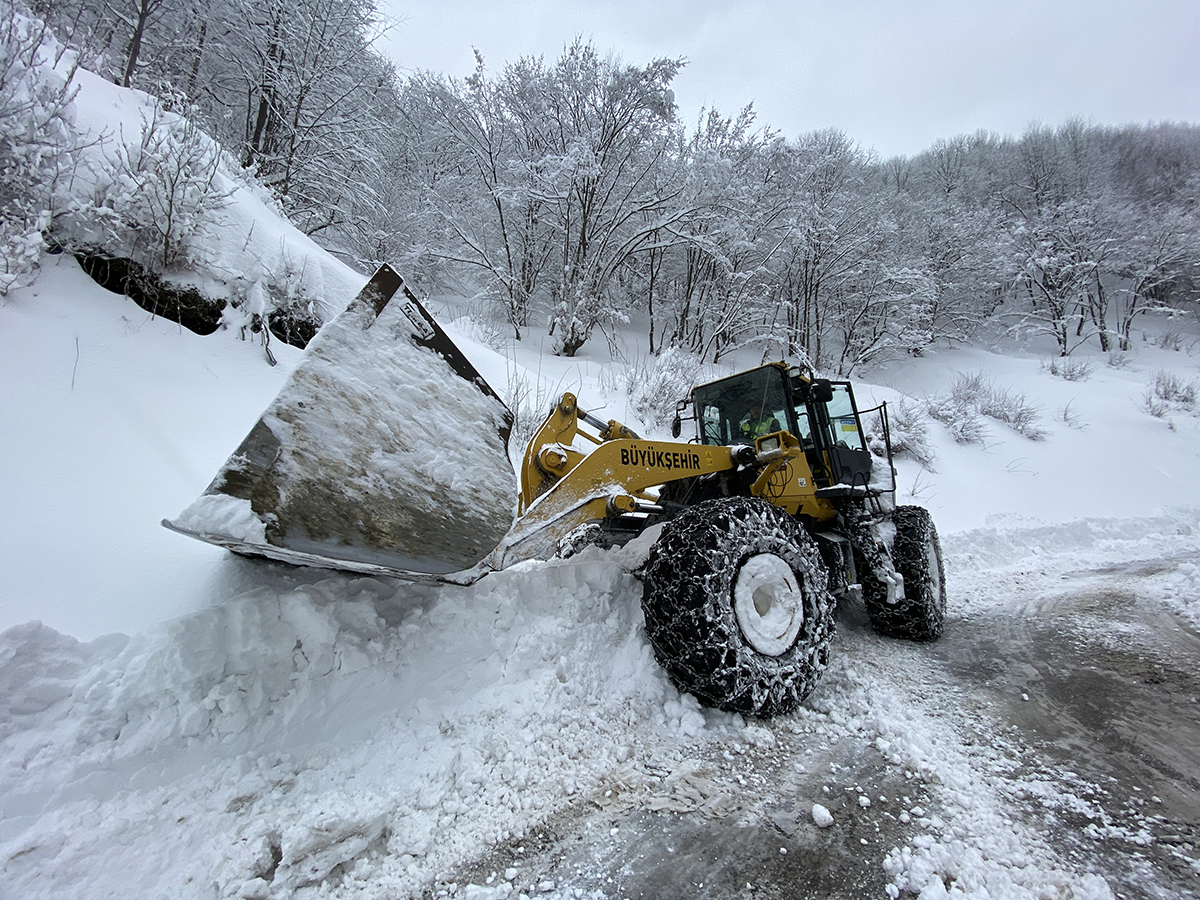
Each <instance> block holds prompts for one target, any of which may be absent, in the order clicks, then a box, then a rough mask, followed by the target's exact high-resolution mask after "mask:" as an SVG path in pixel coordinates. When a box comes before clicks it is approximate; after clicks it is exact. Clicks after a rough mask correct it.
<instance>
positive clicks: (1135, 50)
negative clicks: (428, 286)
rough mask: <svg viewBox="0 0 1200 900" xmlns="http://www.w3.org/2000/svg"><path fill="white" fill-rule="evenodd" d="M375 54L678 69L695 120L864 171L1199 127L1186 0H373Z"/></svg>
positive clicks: (454, 67)
mask: <svg viewBox="0 0 1200 900" xmlns="http://www.w3.org/2000/svg"><path fill="white" fill-rule="evenodd" d="M380 8H381V10H382V11H384V13H385V14H387V15H390V16H391V17H392V18H393V20H394V23H395V24H394V27H393V28H392V29H391V31H390V32H389V33H388V34H387V35H386V36H385V37H384V38H383V40H382V41H381V43H380V44H379V45H378V46H379V49H380V50H382V51H383V52H384V53H385V54H386V55H388V56H389V57H390V58H391V59H393V60H394V61H395V62H396V63H397V65H399V66H400V67H401V69H402V70H406V69H428V70H432V71H435V72H441V73H443V74H446V75H450V76H453V77H455V78H462V77H465V76H466V75H468V74H470V73H471V71H472V70H473V69H474V65H475V63H474V56H473V53H472V48H473V47H477V48H478V49H479V50H480V51H481V52H482V53H483V55H484V58H485V60H486V62H487V65H488V68H489V69H491V70H492V71H499V70H500V69H501V68H502V67H503V65H504V63H505V62H509V61H513V60H516V59H518V58H519V57H521V56H529V55H541V56H544V57H545V58H546V60H547V61H553V60H554V59H555V58H556V57H557V56H558V55H559V53H560V52H561V51H562V49H563V47H564V45H566V44H568V43H570V42H571V41H572V40H573V38H574V37H575V36H576V35H581V36H582V37H583V38H584V39H585V40H591V41H592V42H593V43H594V44H595V45H596V47H597V48H598V49H599V50H600V51H601V52H608V51H613V52H615V53H616V54H617V55H618V56H620V57H621V58H622V59H623V60H624V61H625V62H627V63H635V64H644V63H647V62H649V61H650V60H652V59H654V58H655V57H661V56H667V57H678V56H683V57H687V59H688V61H689V62H688V65H687V67H686V68H685V69H684V70H683V71H682V72H681V73H680V75H679V76H678V77H677V78H676V80H675V84H674V87H675V96H676V101H677V103H678V104H679V108H680V112H681V114H682V115H683V117H684V120H685V122H687V123H688V124H692V123H694V122H695V120H696V117H697V115H698V113H699V110H700V109H701V107H704V106H714V107H716V108H717V109H719V110H721V111H722V112H724V113H726V114H734V113H736V112H737V111H738V110H739V109H740V108H741V107H742V106H744V105H745V104H747V103H749V102H751V101H753V103H754V107H755V109H756V111H757V112H758V122H759V124H760V125H771V126H773V127H774V128H777V129H779V130H780V131H782V132H783V133H784V134H785V135H786V136H788V137H796V136H797V135H800V134H802V133H804V132H808V131H812V130H814V129H817V128H827V127H834V128H840V129H842V130H843V131H845V132H846V133H847V134H848V135H849V136H850V137H851V138H853V139H855V140H857V141H858V142H859V143H861V144H862V145H863V146H864V147H865V148H867V149H874V150H875V151H877V152H878V153H879V154H880V155H881V156H884V157H887V156H892V155H895V154H909V155H911V154H914V153H917V152H920V151H921V150H923V149H925V148H926V147H928V146H929V145H930V144H931V143H932V142H933V141H934V140H936V139H937V138H941V137H951V136H953V135H956V134H962V133H968V132H973V131H976V130H978V129H986V130H989V131H995V132H999V133H1001V134H1013V135H1019V134H1020V133H1021V132H1023V131H1024V130H1025V128H1026V126H1027V125H1029V124H1030V123H1031V122H1035V121H1037V122H1042V123H1045V124H1048V125H1058V124H1060V123H1062V122H1063V121H1065V120H1066V119H1068V118H1071V117H1073V116H1079V117H1082V118H1083V119H1085V120H1090V121H1094V122H1098V123H1106V124H1124V123H1128V122H1142V123H1144V122H1148V121H1161V120H1173V121H1188V122H1200V0H1086V2H1085V0H1008V2H1002V0H743V2H721V0H584V2H575V0H571V2H564V0H558V2H555V0H509V2H503V0H501V2H488V0H381V2H380Z"/></svg>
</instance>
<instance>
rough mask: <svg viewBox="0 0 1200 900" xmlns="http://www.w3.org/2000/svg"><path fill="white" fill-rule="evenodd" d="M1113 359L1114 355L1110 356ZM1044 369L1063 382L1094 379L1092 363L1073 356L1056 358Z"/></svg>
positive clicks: (1046, 363) (1043, 366)
mask: <svg viewBox="0 0 1200 900" xmlns="http://www.w3.org/2000/svg"><path fill="white" fill-rule="evenodd" d="M1109 357H1110V358H1111V357H1112V354H1111V353H1110V354H1109ZM1042 368H1043V369H1045V370H1046V371H1047V372H1049V373H1050V374H1051V375H1053V376H1054V377H1055V378H1061V379H1062V380H1063V381H1087V380H1088V379H1089V378H1091V377H1092V369H1093V366H1092V363H1091V360H1087V359H1076V358H1075V357H1073V356H1055V357H1052V358H1050V359H1049V360H1047V361H1045V362H1043V363H1042Z"/></svg>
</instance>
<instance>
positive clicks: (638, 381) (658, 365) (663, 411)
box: [601, 347, 706, 427]
mask: <svg viewBox="0 0 1200 900" xmlns="http://www.w3.org/2000/svg"><path fill="white" fill-rule="evenodd" d="M601 377H602V382H607V383H604V384H603V386H604V387H605V388H606V389H608V390H610V391H612V392H613V393H623V394H625V395H626V396H627V397H628V398H629V410H630V411H631V412H632V413H633V414H634V415H635V416H637V418H638V419H639V421H641V422H642V424H644V425H648V426H651V427H662V426H665V425H667V424H668V423H669V422H670V421H671V420H672V419H673V418H674V417H675V402H676V401H677V400H682V399H684V398H685V397H686V396H687V395H688V392H689V391H691V389H692V387H693V386H694V385H696V384H698V383H700V382H702V381H704V380H706V377H705V367H704V364H703V363H702V362H701V361H700V360H699V359H698V358H697V357H695V356H693V355H692V354H690V353H688V352H687V351H685V350H681V349H679V348H677V347H668V348H667V349H665V350H663V351H662V352H661V353H659V354H658V356H643V357H640V358H638V359H636V360H634V361H633V362H631V363H627V364H625V365H623V366H614V367H613V368H612V369H611V370H608V371H606V373H605V374H604V375H602V376H601Z"/></svg>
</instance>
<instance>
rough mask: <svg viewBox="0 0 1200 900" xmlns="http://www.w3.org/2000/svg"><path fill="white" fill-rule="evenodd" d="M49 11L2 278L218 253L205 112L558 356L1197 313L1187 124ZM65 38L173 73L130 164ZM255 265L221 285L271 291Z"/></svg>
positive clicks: (367, 234) (358, 20) (197, 13)
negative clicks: (437, 60)
mask: <svg viewBox="0 0 1200 900" xmlns="http://www.w3.org/2000/svg"><path fill="white" fill-rule="evenodd" d="M32 8H33V11H34V12H35V13H36V15H37V16H39V17H40V20H41V21H45V22H47V23H49V25H50V26H51V28H52V29H53V36H51V35H50V34H42V33H41V32H36V33H35V32H34V31H31V28H32V27H33V26H32V25H31V24H30V23H28V22H27V21H26V20H24V19H21V18H20V17H18V18H15V19H11V20H10V21H9V22H8V24H6V25H5V26H4V28H5V29H6V31H5V36H4V43H5V47H6V51H5V57H6V60H7V62H6V66H5V70H4V75H3V85H2V88H0V90H2V91H3V98H4V99H3V102H4V104H5V106H4V120H5V122H6V123H17V122H19V123H21V125H22V127H23V128H24V129H25V130H24V132H23V133H21V132H20V129H18V130H17V132H15V133H13V134H10V135H6V137H7V138H8V141H9V143H7V144H6V152H7V153H11V155H12V163H10V164H8V165H6V169H5V171H6V178H11V179H13V182H12V183H11V184H8V185H6V188H5V203H6V205H7V206H9V207H11V209H12V212H11V213H9V214H6V216H5V228H6V229H7V230H8V232H9V233H7V234H6V235H5V236H4V246H5V248H6V250H5V259H4V263H5V265H4V272H5V273H6V275H5V277H6V279H8V280H10V281H11V279H13V278H14V277H17V276H19V275H20V274H21V273H22V272H25V271H27V270H28V269H29V267H30V265H31V264H32V261H33V260H34V259H35V258H36V253H37V252H38V251H39V250H40V246H41V245H42V243H43V242H52V243H56V244H58V245H61V246H65V247H70V248H77V249H84V250H87V251H98V252H101V253H105V254H108V255H110V256H119V257H129V258H133V259H135V260H136V261H137V262H139V263H141V264H142V265H144V266H146V267H147V268H148V270H149V271H150V272H151V273H158V274H164V275H167V276H170V275H172V274H173V273H178V272H180V271H182V270H184V269H185V268H187V267H188V265H189V264H190V265H191V266H195V265H202V263H203V260H202V257H203V253H204V251H203V247H202V246H198V245H196V244H195V243H194V242H193V241H191V240H190V235H191V231H192V229H194V228H195V227H196V224H195V223H196V221H197V220H198V219H199V218H200V217H201V216H202V215H203V213H204V211H205V210H206V209H207V208H209V207H214V206H219V205H220V204H221V203H222V202H223V197H224V194H223V192H222V189H221V188H219V187H218V186H217V184H216V183H215V182H214V172H215V168H216V167H217V166H218V162H217V159H216V154H217V152H218V150H217V148H214V147H212V146H210V145H209V144H207V143H206V136H211V137H212V138H213V139H215V141H216V142H217V144H218V145H219V152H220V153H221V154H223V155H224V156H225V158H226V162H227V164H228V166H227V168H228V169H229V170H230V171H236V172H238V173H240V177H243V178H245V179H249V180H251V181H253V182H254V183H255V184H257V185H261V186H263V188H264V189H265V190H267V191H269V193H270V196H271V198H272V199H273V200H274V202H276V203H277V204H278V205H279V206H280V208H281V209H282V210H284V211H285V212H286V214H287V215H288V217H289V218H290V219H291V221H292V222H294V223H295V224H296V225H297V227H298V228H299V229H300V230H301V231H303V232H304V233H305V234H308V235H310V236H312V237H314V238H315V239H316V240H317V241H318V242H320V243H321V245H322V246H324V247H326V248H328V249H329V250H330V251H331V252H333V253H335V254H336V255H337V256H339V257H340V258H341V259H343V260H344V261H346V262H348V263H350V264H351V265H354V266H356V267H357V268H359V269H361V270H371V269H373V268H374V265H375V264H376V263H378V262H380V261H390V262H391V263H393V264H394V265H396V266H397V267H398V268H399V269H400V270H402V271H404V272H406V273H407V276H408V277H409V278H410V279H415V280H416V282H417V283H419V284H421V285H423V286H424V287H425V288H426V289H427V290H429V291H438V290H443V291H453V292H455V293H459V294H463V295H465V296H468V297H472V298H474V300H475V306H474V312H475V314H476V315H477V316H478V317H480V318H485V319H487V320H489V321H491V322H492V323H494V324H495V326H496V327H497V328H499V329H502V330H504V331H507V332H510V333H511V334H512V335H514V336H515V337H518V338H519V337H521V336H522V335H523V334H525V333H527V332H530V331H532V332H536V333H548V334H549V336H551V338H552V340H553V347H554V349H555V351H556V352H558V353H560V354H563V355H566V356H572V355H574V354H575V353H577V352H578V351H579V349H580V348H581V347H583V346H584V345H585V344H586V343H587V342H588V341H594V340H603V338H598V337H597V336H598V335H602V334H604V333H611V332H612V331H613V330H614V329H616V328H618V327H621V326H623V325H625V324H626V323H628V322H631V321H632V322H635V323H636V324H637V328H638V330H639V331H640V332H642V333H643V336H644V341H645V346H646V348H647V349H648V350H649V352H651V353H657V352H658V351H660V350H663V349H668V348H675V349H679V350H682V351H686V352H687V353H689V354H693V355H695V356H696V357H698V358H700V359H701V360H704V361H708V362H715V361H719V360H720V359H721V358H722V357H724V356H727V355H728V354H729V353H731V352H733V351H735V350H738V349H740V348H746V347H753V348H755V349H756V350H757V352H759V353H761V354H762V355H763V356H779V355H786V356H790V357H797V356H804V357H807V359H808V360H810V361H811V362H812V363H813V364H814V365H815V366H817V367H818V368H820V369H822V370H825V371H828V372H830V373H836V374H842V375H845V374H852V373H857V372H859V371H861V370H862V368H863V366H864V365H867V364H870V363H871V362H873V361H881V360H883V359H886V358H891V357H895V356H898V355H912V354H920V353H922V352H924V351H925V350H927V349H928V348H930V347H932V346H935V345H937V344H938V343H939V342H945V341H947V340H951V341H955V340H957V341H961V340H967V339H970V338H971V337H972V335H973V334H975V333H976V332H977V329H978V328H979V327H980V325H981V324H982V323H984V322H988V321H1001V322H1003V323H1004V324H1005V325H1006V326H1008V327H1011V328H1014V329H1020V330H1024V331H1031V332H1035V333H1039V334H1045V335H1050V336H1053V338H1054V339H1055V341H1056V345H1057V349H1058V352H1059V353H1061V354H1062V355H1064V356H1065V355H1069V354H1070V353H1071V352H1072V351H1073V350H1074V349H1075V348H1076V347H1078V346H1079V345H1081V344H1083V343H1085V342H1090V343H1093V344H1096V345H1098V346H1099V347H1100V349H1101V350H1104V351H1108V350H1110V349H1114V350H1119V349H1122V348H1126V347H1127V346H1128V344H1129V341H1130V335H1131V329H1132V328H1133V327H1134V324H1135V322H1136V320H1137V318H1138V316H1139V315H1140V314H1142V313H1143V312H1144V311H1145V310H1147V309H1150V308H1161V307H1168V308H1176V309H1184V310H1190V309H1192V308H1193V307H1194V303H1195V298H1196V291H1197V283H1198V282H1197V280H1196V273H1195V261H1196V258H1197V249H1196V248H1197V246H1198V244H1197V241H1198V240H1200V238H1198V237H1197V235H1198V233H1200V226H1198V225H1197V212H1196V208H1195V201H1196V197H1197V195H1198V193H1200V181H1198V180H1197V178H1198V174H1197V173H1198V172H1200V130H1198V129H1197V128H1196V127H1195V126H1194V125H1191V124H1175V123H1158V124H1138V125H1124V126H1112V125H1101V124H1094V123H1089V122H1086V121H1080V120H1076V121H1070V122H1065V123H1061V124H1057V125H1044V126H1032V127H1030V128H1029V129H1028V130H1027V131H1026V133H1025V134H1023V135H1021V136H1020V137H1012V136H1002V135H995V134H987V133H977V134H970V135H955V136H948V137H946V138H945V139H944V140H939V141H938V142H936V143H935V144H934V145H933V146H931V147H929V148H928V149H927V150H926V151H925V152H924V153H921V154H919V155H917V156H916V157H914V158H895V159H879V158H877V157H875V156H874V155H873V154H871V153H870V152H868V151H867V150H864V149H863V148H862V147H860V146H859V145H857V144H856V143H855V141H854V137H853V135H846V134H843V133H840V132H837V131H832V130H826V131H819V132H814V133H811V134H804V135H799V136H792V135H781V134H778V133H777V132H775V131H774V130H773V129H772V128H771V126H770V123H764V122H758V121H757V120H756V118H755V115H754V112H753V109H752V108H751V107H749V106H747V107H746V108H745V109H741V110H709V111H706V112H705V113H704V114H703V115H702V116H701V117H700V119H699V121H695V122H685V121H682V120H681V119H680V116H679V114H678V112H677V110H676V107H675V104H674V96H673V93H672V90H671V83H672V80H673V78H674V77H675V76H676V74H677V73H678V72H679V70H680V67H681V66H682V65H684V62H683V61H682V60H672V59H655V60H651V61H648V62H639V61H632V62H631V61H625V60H622V59H620V58H619V57H618V56H615V55H613V54H611V53H609V52H608V51H607V50H605V49H603V48H597V47H595V46H592V45H589V44H587V43H584V42H582V41H579V40H577V41H576V42H575V43H573V44H571V45H570V46H567V47H565V48H564V49H563V51H562V53H561V55H560V56H559V57H558V58H557V59H554V60H544V59H540V58H525V59H518V60H513V61H507V62H503V63H497V62H494V61H486V60H483V59H480V60H479V66H478V69H477V71H476V72H475V73H474V74H473V75H472V76H471V77H470V78H468V79H466V80H464V81H458V80H455V79H451V78H447V77H445V76H443V75H440V74H438V73H434V72H418V73H414V74H408V75H400V74H398V73H397V71H396V69H395V67H394V65H392V64H391V63H389V62H388V61H386V60H385V59H383V58H382V57H381V56H380V55H379V54H377V53H376V52H375V51H373V49H372V42H373V41H374V40H376V39H377V38H378V36H379V34H380V33H381V29H383V28H384V27H386V26H385V24H384V23H383V22H381V21H380V19H379V17H378V16H377V15H376V13H375V11H374V8H373V7H372V5H371V3H370V2H369V0H303V2H301V0H273V2H271V3H268V4H252V5H247V4H242V3H236V2H225V0H217V2H212V3H203V4H201V3H196V2H194V0H127V2H125V3H108V2H103V3H98V2H94V0H55V2H38V3H34V4H33V7H32ZM43 38H45V39H46V40H54V39H55V38H56V39H57V41H59V42H61V43H60V47H66V46H70V47H71V48H74V49H75V50H77V51H78V56H77V57H73V59H74V60H75V61H76V62H77V63H78V64H80V65H82V66H83V67H84V68H86V69H88V70H90V71H92V72H95V73H97V74H99V75H101V76H102V77H105V78H108V79H110V80H112V81H113V82H115V83H118V84H122V85H126V86H133V87H136V88H139V89H142V90H145V91H147V92H149V93H150V94H151V95H152V96H154V97H156V98H158V101H157V105H156V107H155V112H153V113H152V114H151V115H152V118H153V121H151V122H149V123H148V126H149V127H148V129H147V132H146V134H147V136H146V138H145V139H144V141H143V146H141V147H139V148H137V149H136V150H135V152H132V153H128V154H126V155H125V156H123V157H122V158H120V159H116V160H113V161H111V163H110V164H108V167H109V168H111V169H114V170H113V171H105V172H98V173H81V171H80V168H79V162H78V158H79V155H80V154H81V153H82V152H83V151H84V150H85V149H86V148H82V147H80V146H78V145H77V143H76V142H75V141H74V140H73V133H72V132H71V129H70V127H69V125H68V124H67V118H66V117H69V116H68V113H69V110H68V103H67V101H68V99H69V96H70V92H71V89H72V88H71V87H70V85H69V84H67V83H66V82H65V80H64V79H63V78H62V77H61V76H63V75H66V76H68V77H69V74H70V73H69V71H68V70H67V69H64V68H63V67H61V66H60V69H59V76H60V77H58V78H50V79H49V80H48V81H47V80H44V79H43V76H41V75H38V74H36V71H35V69H34V68H33V67H32V66H31V65H30V64H29V60H30V59H31V54H32V53H33V52H34V49H33V48H34V46H35V45H37V43H38V41H39V40H41V39H43ZM40 52H42V53H53V52H55V51H54V50H53V49H52V48H51V46H49V45H47V46H45V47H43V48H42V50H41V51H40ZM18 112H20V114H19V115H18ZM175 116H179V118H178V119H175V118H174V117H175ZM6 127H8V126H6ZM151 172H155V173H158V175H159V177H152V176H151V175H150V173H151ZM168 172H169V174H167V173H168ZM164 176H165V177H164ZM81 182H83V183H85V184H88V186H89V189H88V190H80V189H79V184H80V183H81ZM28 184H36V185H37V189H36V190H33V191H30V190H28V189H27V188H25V187H23V186H24V185H28ZM93 185H103V186H104V189H103V196H99V195H97V194H96V193H95V191H96V190H98V189H99V188H98V187H93ZM118 185H119V186H120V190H119V191H117V190H114V188H115V187H116V186H118ZM17 186H21V190H15V189H14V188H15V187H17ZM160 208H161V210H163V214H162V215H160V214H159V209H160ZM39 236H40V237H39ZM277 280H282V279H277ZM257 283H258V282H255V283H243V284H240V285H230V284H226V285H222V286H221V287H220V288H219V289H218V288H216V287H215V286H213V285H210V286H208V294H212V295H213V296H210V297H209V299H214V300H229V301H230V302H232V303H233V304H234V305H237V306H242V307H244V308H250V307H253V306H255V305H256V304H261V303H262V302H264V301H263V298H261V297H259V296H258V294H257V293H256V289H255V284H257ZM263 286H264V288H265V289H266V290H267V292H268V295H269V296H267V297H266V298H265V303H266V310H267V311H272V315H274V316H275V317H276V318H277V319H278V320H279V321H280V323H281V325H280V330H287V329H288V328H291V329H292V330H295V331H298V332H299V333H306V332H305V326H304V325H303V324H301V323H304V322H308V323H309V324H310V325H311V324H315V321H314V320H317V319H319V313H318V312H317V311H316V310H314V309H312V308H311V302H312V299H313V298H311V297H306V296H304V295H303V294H301V295H299V296H296V295H295V294H294V292H293V293H289V292H288V291H286V290H281V289H280V288H279V286H278V285H275V286H274V287H272V284H271V282H270V281H269V280H268V281H266V282H265V283H263ZM206 296H207V294H206ZM284 320H287V321H288V322H290V323H291V325H290V326H285V325H283V324H282V322H283V321H284ZM310 331H311V328H309V332H308V333H310Z"/></svg>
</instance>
